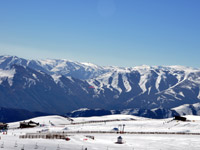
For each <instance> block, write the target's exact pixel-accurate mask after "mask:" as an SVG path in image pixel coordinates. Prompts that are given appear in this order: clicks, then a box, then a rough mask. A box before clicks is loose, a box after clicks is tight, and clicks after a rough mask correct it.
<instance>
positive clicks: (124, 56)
mask: <svg viewBox="0 0 200 150" xmlns="http://www.w3.org/2000/svg"><path fill="white" fill-rule="evenodd" d="M199 8H200V1H199V0H17V1H15V0H0V54H1V55H4V54H8V55H17V56H19V57H24V58H28V59H45V58H56V59H58V58H64V59H70V60H74V61H80V62H91V63H95V64H98V65H105V66H108V65H115V66H127V67H131V66H137V65H143V64H146V65H184V66H191V67H198V68H199V67H200V63H199V62H200V61H199V60H200V9H199Z"/></svg>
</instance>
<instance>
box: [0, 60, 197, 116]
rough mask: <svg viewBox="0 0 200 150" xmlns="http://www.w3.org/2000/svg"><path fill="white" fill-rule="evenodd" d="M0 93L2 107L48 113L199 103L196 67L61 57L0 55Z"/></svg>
mask: <svg viewBox="0 0 200 150" xmlns="http://www.w3.org/2000/svg"><path fill="white" fill-rule="evenodd" d="M0 93H1V94H2V96H1V97H0V101H1V102H2V103H1V104H0V106H2V107H14V108H20V109H21V108H23V109H27V108H28V109H30V110H31V111H42V112H47V113H66V112H67V111H72V110H76V109H79V108H84V107H88V108H90V109H94V108H102V109H107V110H113V109H114V110H122V109H145V110H146V109H147V110H152V109H158V108H163V109H172V108H175V107H178V106H181V105H185V104H195V103H198V102H200V69H197V68H192V67H184V66H146V65H143V66H136V67H112V66H110V67H101V66H98V65H94V64H91V63H79V62H73V61H68V60H65V59H62V60H53V59H51V60H50V59H48V60H46V61H45V60H42V61H41V60H26V59H23V58H19V57H16V56H0ZM29 103H31V104H29Z"/></svg>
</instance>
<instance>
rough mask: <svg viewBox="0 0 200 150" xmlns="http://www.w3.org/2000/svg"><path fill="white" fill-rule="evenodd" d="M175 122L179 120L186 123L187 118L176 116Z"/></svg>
mask: <svg viewBox="0 0 200 150" xmlns="http://www.w3.org/2000/svg"><path fill="white" fill-rule="evenodd" d="M174 120H179V121H186V120H187V118H186V117H181V116H174Z"/></svg>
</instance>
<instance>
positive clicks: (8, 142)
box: [0, 115, 200, 150]
mask: <svg viewBox="0 0 200 150" xmlns="http://www.w3.org/2000/svg"><path fill="white" fill-rule="evenodd" d="M186 117H187V118H188V119H189V120H190V121H188V122H181V121H174V120H172V118H170V119H162V120H155V119H146V118H140V117H135V116H129V115H112V116H103V117H88V118H73V119H74V123H80V122H86V121H100V120H104V122H98V123H85V124H74V125H72V124H70V123H71V122H70V121H69V120H68V119H67V118H64V117H60V116H46V117H38V118H33V119H31V120H33V121H36V122H40V124H43V125H45V126H40V127H35V128H27V129H17V128H16V127H17V125H19V122H15V123H10V124H9V127H10V129H9V130H8V133H7V135H6V134H3V133H0V136H1V140H0V149H5V150H15V149H16V150H21V148H22V147H23V146H24V149H25V150H34V149H39V150H44V149H46V150H64V149H65V150H82V149H83V150H85V148H86V147H87V150H133V149H134V150H169V149H170V150H180V149H181V150H199V149H200V144H199V140H200V135H174V134H117V133H111V134H109V133H105V134H102V133H101V134H100V133H99V134H98V133H89V132H88V133H84V134H83V133H80V131H112V129H113V128H118V129H119V130H121V129H120V128H121V127H122V125H125V132H130V131H132V132H185V133H200V129H199V128H200V117H199V116H186ZM111 119H113V120H114V119H118V121H113V122H106V120H111ZM131 119H132V120H131ZM133 119H134V120H133ZM52 124H53V125H52ZM46 129H48V131H45V132H46V133H56V132H59V133H62V132H68V134H67V135H68V137H69V138H70V140H69V141H66V140H62V139H21V138H19V136H20V135H25V134H26V133H38V131H42V130H46ZM73 131H74V132H77V131H79V133H70V132H73ZM87 135H90V136H94V140H93V139H91V138H88V137H86V136H87ZM119 136H122V138H123V141H124V144H116V143H115V142H116V141H117V137H119ZM16 143H17V147H16ZM2 145H3V148H1V147H2ZM36 146H38V147H37V148H36Z"/></svg>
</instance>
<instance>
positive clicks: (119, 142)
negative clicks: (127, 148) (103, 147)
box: [116, 136, 123, 144]
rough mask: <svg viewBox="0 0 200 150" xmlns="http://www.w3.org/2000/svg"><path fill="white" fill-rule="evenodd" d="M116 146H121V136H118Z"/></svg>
mask: <svg viewBox="0 0 200 150" xmlns="http://www.w3.org/2000/svg"><path fill="white" fill-rule="evenodd" d="M116 144H123V139H122V137H121V136H119V137H118V138H117V142H116Z"/></svg>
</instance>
